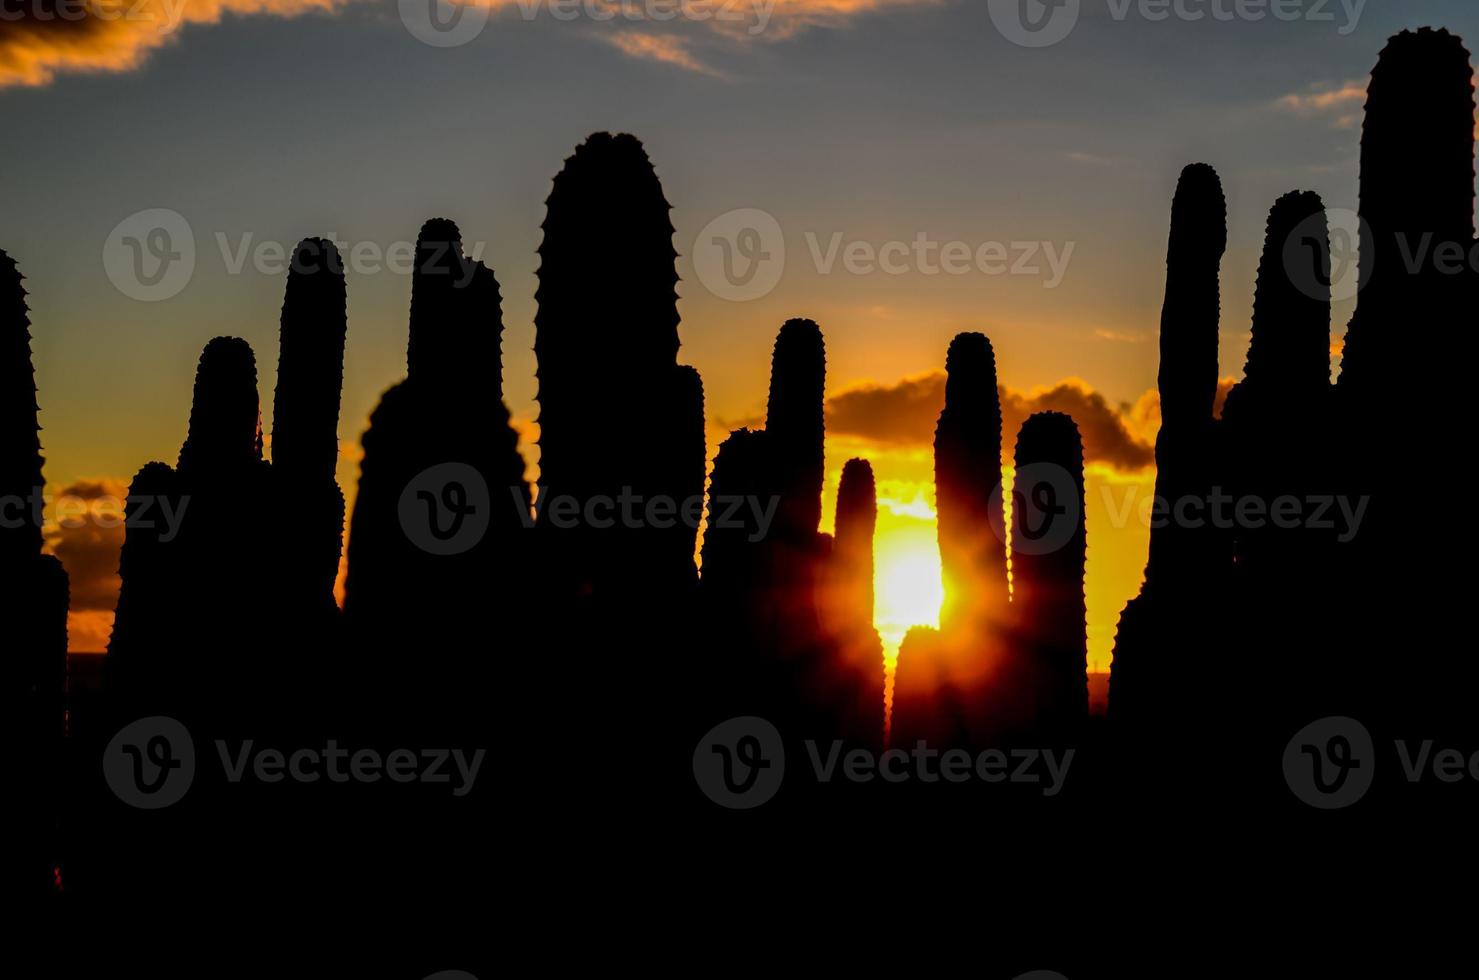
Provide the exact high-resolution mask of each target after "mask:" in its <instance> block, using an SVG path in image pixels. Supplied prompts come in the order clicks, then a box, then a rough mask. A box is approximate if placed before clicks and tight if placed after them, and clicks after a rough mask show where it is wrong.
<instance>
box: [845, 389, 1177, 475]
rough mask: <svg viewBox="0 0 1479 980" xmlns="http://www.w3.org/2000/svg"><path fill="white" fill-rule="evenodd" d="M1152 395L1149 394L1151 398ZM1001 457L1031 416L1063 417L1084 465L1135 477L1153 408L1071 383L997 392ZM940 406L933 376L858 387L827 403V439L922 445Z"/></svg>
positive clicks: (1148, 441) (1150, 434) (1147, 446)
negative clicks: (1075, 431) (1074, 427)
mask: <svg viewBox="0 0 1479 980" xmlns="http://www.w3.org/2000/svg"><path fill="white" fill-rule="evenodd" d="M1151 394H1153V393H1151ZM1000 395H1001V410H1002V452H1003V455H1004V456H1005V457H1007V458H1008V459H1010V457H1011V455H1012V451H1013V447H1014V445H1015V443H1016V437H1017V429H1018V428H1020V427H1021V425H1022V423H1023V422H1024V421H1026V419H1027V416H1029V415H1031V414H1032V413H1034V412H1044V411H1056V412H1065V413H1067V414H1069V415H1071V416H1073V419H1074V421H1075V422H1077V423H1078V427H1079V431H1080V432H1081V433H1082V434H1083V439H1084V454H1085V458H1086V460H1087V461H1089V462H1099V463H1105V464H1107V465H1109V466H1111V467H1113V468H1115V469H1118V470H1125V471H1134V470H1141V469H1144V468H1146V467H1148V466H1151V465H1153V464H1154V463H1155V448H1154V439H1155V431H1154V430H1155V428H1158V427H1159V424H1160V411H1159V404H1158V402H1157V403H1156V405H1155V407H1154V409H1153V410H1152V409H1151V408H1150V407H1149V406H1148V405H1147V404H1146V403H1145V399H1144V398H1143V397H1142V398H1141V400H1140V401H1139V402H1137V403H1136V404H1135V405H1125V406H1120V407H1118V408H1117V407H1115V406H1113V405H1111V404H1110V403H1109V401H1108V400H1107V399H1106V398H1105V397H1104V396H1103V395H1102V394H1100V393H1098V392H1096V391H1094V389H1093V388H1092V387H1091V386H1090V385H1089V384H1088V383H1087V382H1085V381H1083V380H1081V379H1079V378H1067V379H1065V380H1063V381H1060V382H1058V383H1057V384H1055V385H1050V386H1045V387H1040V388H1033V389H1032V390H1031V391H1017V390H1015V389H1012V388H1008V387H1006V386H1005V385H1003V386H1001V388H1000ZM944 404H945V375H944V373H943V372H940V371H935V372H931V373H929V374H925V375H920V376H919V377H915V378H905V379H904V380H903V381H900V382H898V383H896V384H892V385H879V384H873V383H864V384H861V385H857V386H854V387H852V388H849V389H847V390H844V391H842V392H840V393H838V394H836V395H833V396H832V397H831V398H829V399H827V432H828V434H829V435H843V436H853V437H858V438H863V439H868V440H872V441H874V442H877V443H882V444H884V445H891V446H910V445H917V446H927V445H930V444H931V443H932V442H933V440H934V436H935V422H936V421H937V420H938V419H939V417H940V409H941V408H943V407H944Z"/></svg>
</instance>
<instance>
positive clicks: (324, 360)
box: [272, 238, 348, 480]
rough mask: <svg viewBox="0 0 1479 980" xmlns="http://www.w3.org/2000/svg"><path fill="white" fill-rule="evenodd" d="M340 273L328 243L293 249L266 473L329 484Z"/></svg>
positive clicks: (341, 334) (344, 319)
mask: <svg viewBox="0 0 1479 980" xmlns="http://www.w3.org/2000/svg"><path fill="white" fill-rule="evenodd" d="M346 304H347V296H346V293H345V286H344V267H343V263H342V260H341V259H340V257H339V251H338V249H336V248H335V247H334V243H333V242H330V241H328V240H326V239H322V238H306V239H304V240H303V241H301V242H299V243H298V247H297V249H296V250H295V251H294V253H293V263H292V267H291V269H290V271H289V272H288V281H287V288H286V291H285V293H284V295H283V303H282V330H281V333H280V334H279V346H278V354H277V393H276V398H275V400H274V402H273V409H272V466H273V468H274V469H275V470H277V471H278V472H280V473H281V472H290V473H291V474H292V475H293V477H294V478H295V479H318V480H333V479H334V470H335V467H336V465H337V463H338V460H339V400H340V392H341V391H342V389H343V384H344V340H345V334H346V332H347V330H348V313H347V311H346Z"/></svg>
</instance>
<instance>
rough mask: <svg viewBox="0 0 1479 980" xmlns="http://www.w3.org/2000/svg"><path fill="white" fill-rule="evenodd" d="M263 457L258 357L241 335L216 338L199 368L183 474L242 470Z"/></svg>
mask: <svg viewBox="0 0 1479 980" xmlns="http://www.w3.org/2000/svg"><path fill="white" fill-rule="evenodd" d="M261 459H262V413H261V405H260V402H259V401H258V398H257V359H256V356H255V355H254V354H253V353H252V348H251V346H250V345H248V344H247V342H246V341H244V340H242V339H240V338H239V337H217V338H215V339H214V340H212V341H211V342H210V343H208V344H206V345H205V350H204V351H202V352H201V355H200V365H199V367H197V369H196V372H195V397H194V400H193V401H192V403H191V406H190V431H189V433H188V434H187V435H186V437H185V444H184V445H183V446H182V447H180V462H179V468H180V472H181V473H189V474H190V475H191V476H192V478H205V479H212V478H217V477H223V476H229V475H231V474H233V473H239V472H241V471H242V470H243V469H244V468H250V467H252V466H253V465H254V464H256V463H259V462H260V461H261Z"/></svg>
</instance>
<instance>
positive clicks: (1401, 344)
mask: <svg viewBox="0 0 1479 980" xmlns="http://www.w3.org/2000/svg"><path fill="white" fill-rule="evenodd" d="M1474 110H1475V104H1474V77H1473V68H1472V66H1471V63H1470V56H1469V52H1468V51H1467V50H1466V49H1465V47H1464V45H1463V42H1462V41H1461V40H1460V39H1459V38H1458V37H1456V36H1454V35H1451V34H1449V33H1448V32H1446V31H1442V30H1430V29H1423V30H1420V31H1416V32H1409V31H1404V32H1403V33H1401V34H1398V35H1397V36H1395V37H1393V38H1392V39H1391V40H1390V41H1389V42H1388V44H1387V46H1386V48H1385V49H1384V50H1383V51H1382V53H1381V57H1380V58H1379V59H1378V62H1377V65H1376V67H1375V69H1374V70H1373V71H1372V73H1371V84H1370V88H1369V90H1368V95H1367V101H1366V118H1365V125H1364V129H1363V131H1362V137H1361V190H1360V202H1361V203H1360V210H1361V218H1362V221H1363V228H1362V242H1361V262H1362V270H1361V272H1362V276H1361V279H1362V283H1363V288H1362V291H1361V293H1360V296H1359V299H1358V301H1357V309H1356V314H1355V316H1354V317H1353V318H1352V320H1351V324H1350V327H1349V329H1348V331H1347V333H1346V341H1345V352H1344V357H1343V359H1342V362H1341V374H1340V380H1339V382H1338V386H1337V391H1338V395H1337V399H1336V401H1337V405H1338V407H1339V409H1340V411H1341V420H1340V421H1341V433H1340V434H1341V436H1342V440H1341V444H1342V447H1343V448H1344V450H1345V456H1346V466H1345V472H1344V481H1343V482H1344V484H1345V486H1344V490H1343V492H1344V493H1345V494H1346V496H1347V498H1348V499H1349V500H1351V501H1353V502H1354V501H1365V502H1366V503H1367V504H1368V506H1367V507H1366V511H1365V519H1364V521H1363V523H1362V524H1361V526H1360V530H1359V532H1357V533H1356V534H1355V535H1354V537H1353V538H1352V539H1351V541H1350V542H1349V543H1348V544H1346V545H1343V546H1342V547H1341V550H1340V552H1339V564H1338V568H1339V570H1340V571H1341V572H1342V573H1343V577H1342V580H1341V581H1342V585H1343V587H1344V588H1343V594H1342V599H1343V601H1344V602H1345V603H1346V604H1347V606H1348V607H1350V608H1355V609H1361V610H1363V611H1364V612H1365V613H1366V615H1364V616H1362V617H1360V618H1359V619H1358V620H1356V622H1355V623H1353V624H1352V627H1351V632H1350V633H1349V634H1348V635H1347V636H1343V637H1341V640H1342V643H1341V645H1343V646H1345V647H1347V648H1348V649H1350V650H1352V651H1353V653H1354V656H1355V657H1356V658H1357V659H1356V660H1355V662H1352V663H1350V664H1349V666H1348V668H1347V669H1348V670H1349V671H1350V672H1352V673H1354V674H1355V675H1356V676H1357V677H1359V678H1363V679H1364V681H1365V690H1364V691H1362V692H1360V693H1359V694H1358V697H1357V703H1356V704H1355V705H1354V706H1353V707H1351V708H1350V709H1349V711H1348V713H1351V714H1353V715H1356V716H1362V715H1360V714H1358V713H1359V712H1364V713H1365V716H1372V717H1381V716H1387V717H1394V718H1400V717H1403V716H1405V717H1407V718H1408V719H1410V720H1412V721H1414V722H1417V721H1418V720H1420V722H1421V724H1422V726H1423V727H1424V728H1426V729H1428V730H1433V731H1438V730H1445V729H1446V730H1448V731H1453V732H1462V731H1464V730H1466V726H1467V724H1468V719H1469V718H1470V717H1471V713H1472V703H1471V698H1472V691H1473V690H1474V687H1475V686H1476V685H1479V666H1476V661H1475V658H1473V657H1471V656H1456V655H1455V654H1454V653H1453V651H1452V646H1451V639H1450V637H1451V636H1453V635H1455V633H1461V632H1462V631H1464V630H1466V629H1467V628H1468V621H1467V618H1466V617H1467V608H1468V605H1469V596H1468V594H1467V588H1466V586H1465V583H1464V582H1463V579H1462V576H1453V575H1442V574H1439V575H1435V574H1432V573H1431V570H1432V569H1437V568H1447V567H1449V566H1450V565H1451V564H1452V563H1453V561H1454V560H1455V552H1454V550H1453V549H1454V544H1453V542H1454V539H1453V537H1452V536H1451V535H1450V534H1445V533H1441V532H1434V531H1433V530H1431V529H1429V528H1427V527H1424V525H1423V522H1422V521H1421V519H1415V508H1416V509H1417V512H1421V509H1422V508H1424V507H1426V508H1435V509H1436V510H1430V511H1429V513H1435V512H1438V511H1441V510H1442V507H1443V505H1442V503H1441V501H1442V499H1443V498H1444V496H1445V495H1444V494H1443V492H1442V491H1440V490H1438V489H1435V488H1432V483H1431V481H1428V485H1429V487H1430V489H1428V490H1427V491H1426V492H1424V491H1422V490H1419V489H1416V488H1415V486H1414V483H1413V480H1412V475H1411V474H1412V471H1413V468H1414V467H1416V468H1417V469H1418V470H1422V469H1424V468H1436V470H1435V471H1437V470H1443V469H1444V468H1445V467H1446V466H1447V464H1448V462H1449V461H1450V460H1451V459H1452V458H1453V453H1454V447H1456V446H1460V445H1464V444H1466V442H1467V441H1468V440H1469V438H1470V427H1469V425H1468V423H1467V421H1466V420H1467V418H1468V416H1469V415H1470V406H1469V405H1468V399H1467V394H1468V389H1469V387H1470V384H1469V377H1468V373H1469V371H1470V364H1471V363H1472V361H1473V356H1474V353H1475V343H1474V340H1473V338H1472V335H1471V332H1470V329H1469V327H1470V325H1471V324H1472V323H1473V320H1474V315H1475V311H1476V310H1479V281H1476V280H1479V274H1476V272H1475V270H1474V268H1473V264H1472V260H1471V258H1472V256H1473V255H1475V254H1479V253H1476V251H1475V248H1474ZM1407 389H1416V390H1420V391H1421V392H1422V403H1423V409H1424V410H1423V413H1422V416H1423V417H1422V421H1421V423H1420V424H1412V422H1411V420H1410V418H1409V416H1408V414H1407V413H1403V412H1402V411H1400V410H1399V407H1398V406H1399V404H1400V403H1399V402H1395V401H1394V399H1393V395H1392V392H1393V391H1394V390H1407ZM1398 447H1400V448H1398ZM1394 452H1395V453H1399V454H1400V457H1401V459H1402V460H1404V461H1406V462H1407V465H1394V464H1393V453H1394ZM1450 509H1451V508H1450ZM1393 569H1407V570H1410V571H1409V572H1408V573H1407V574H1394V573H1393ZM1414 610H1423V614H1422V615H1413V611H1414ZM1393 649H1401V650H1404V651H1408V652H1407V654H1406V655H1405V656H1403V657H1400V658H1397V659H1395V660H1394V659H1393V658H1392V657H1391V656H1390V654H1389V651H1391V650H1393ZM1368 651H1369V653H1368ZM1361 658H1364V659H1361ZM1343 710H1344V709H1343Z"/></svg>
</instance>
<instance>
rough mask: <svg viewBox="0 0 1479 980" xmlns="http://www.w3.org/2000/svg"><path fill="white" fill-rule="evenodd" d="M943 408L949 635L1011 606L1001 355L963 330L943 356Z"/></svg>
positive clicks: (938, 477)
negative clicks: (1002, 532) (1000, 532)
mask: <svg viewBox="0 0 1479 980" xmlns="http://www.w3.org/2000/svg"><path fill="white" fill-rule="evenodd" d="M945 374H946V380H945V408H944V410H943V411H941V412H940V421H939V423H938V425H936V427H935V501H936V507H935V509H936V512H937V515H938V518H937V524H938V533H939V542H940V564H941V570H942V572H943V573H944V584H945V602H944V605H943V606H942V607H941V610H940V623H941V628H942V630H943V632H945V633H946V634H947V635H951V636H958V637H962V638H964V637H969V636H972V635H978V634H979V633H980V632H981V631H982V630H983V629H985V628H987V627H988V625H989V624H990V623H991V621H992V620H993V619H998V618H1000V617H1002V616H1003V614H1004V612H1005V610H1006V605H1007V562H1006V548H1005V545H1004V544H1003V542H1002V541H1001V540H1000V539H999V538H998V536H997V529H999V528H1000V527H1001V526H1002V524H1001V399H1000V394H999V392H998V389H997V383H996V354H995V352H994V351H993V350H992V348H991V341H990V340H988V339H987V338H986V337H985V335H983V334H979V333H962V334H959V335H958V336H956V338H955V339H954V340H952V341H951V342H950V350H949V352H948V353H947V354H946V356H945Z"/></svg>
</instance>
